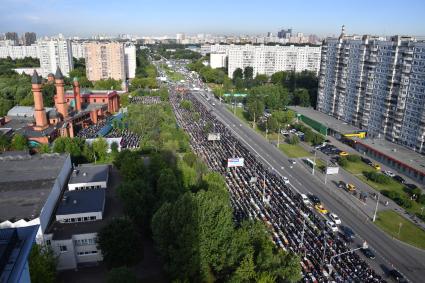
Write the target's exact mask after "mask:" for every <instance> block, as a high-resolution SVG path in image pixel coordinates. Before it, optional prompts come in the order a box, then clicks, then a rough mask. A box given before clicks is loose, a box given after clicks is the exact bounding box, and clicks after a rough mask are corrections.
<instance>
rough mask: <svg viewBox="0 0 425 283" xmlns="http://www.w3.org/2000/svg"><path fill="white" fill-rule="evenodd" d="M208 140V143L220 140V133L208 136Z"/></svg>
mask: <svg viewBox="0 0 425 283" xmlns="http://www.w3.org/2000/svg"><path fill="white" fill-rule="evenodd" d="M208 140H209V141H219V140H220V133H216V134H208Z"/></svg>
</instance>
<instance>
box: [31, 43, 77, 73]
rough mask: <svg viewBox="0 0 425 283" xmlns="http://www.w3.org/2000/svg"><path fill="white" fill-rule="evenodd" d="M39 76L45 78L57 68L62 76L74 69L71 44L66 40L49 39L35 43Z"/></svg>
mask: <svg viewBox="0 0 425 283" xmlns="http://www.w3.org/2000/svg"><path fill="white" fill-rule="evenodd" d="M37 45H38V52H39V59H40V67H41V75H42V76H43V77H45V78H47V75H48V74H50V73H54V72H55V71H56V69H57V67H59V68H60V69H61V71H62V74H63V75H64V76H68V74H69V72H70V71H71V70H72V69H73V68H74V65H73V61H72V48H71V42H70V41H69V40H66V39H61V38H58V39H50V40H42V41H38V42H37Z"/></svg>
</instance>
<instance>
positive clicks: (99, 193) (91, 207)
mask: <svg viewBox="0 0 425 283" xmlns="http://www.w3.org/2000/svg"><path fill="white" fill-rule="evenodd" d="M104 205H105V189H92V190H80V191H66V192H65V193H64V194H63V197H62V200H61V201H60V203H59V206H58V209H57V211H56V215H67V214H77V213H88V212H99V211H103V208H104Z"/></svg>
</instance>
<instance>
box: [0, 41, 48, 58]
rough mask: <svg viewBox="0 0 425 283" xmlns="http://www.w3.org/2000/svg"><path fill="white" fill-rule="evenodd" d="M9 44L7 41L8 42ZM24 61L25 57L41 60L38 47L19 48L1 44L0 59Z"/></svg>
mask: <svg viewBox="0 0 425 283" xmlns="http://www.w3.org/2000/svg"><path fill="white" fill-rule="evenodd" d="M6 42H7V41H6ZM7 57H10V58H12V59H23V58H25V57H32V58H39V57H40V56H39V51H38V45H37V44H32V45H29V46H19V45H10V44H7V43H6V44H0V58H7Z"/></svg>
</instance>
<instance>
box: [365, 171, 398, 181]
mask: <svg viewBox="0 0 425 283" xmlns="http://www.w3.org/2000/svg"><path fill="white" fill-rule="evenodd" d="M363 175H364V176H365V177H366V178H367V179H369V180H371V181H373V182H375V183H378V184H389V183H390V182H391V178H390V177H388V176H385V175H384V174H381V173H378V172H373V171H365V172H363Z"/></svg>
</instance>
